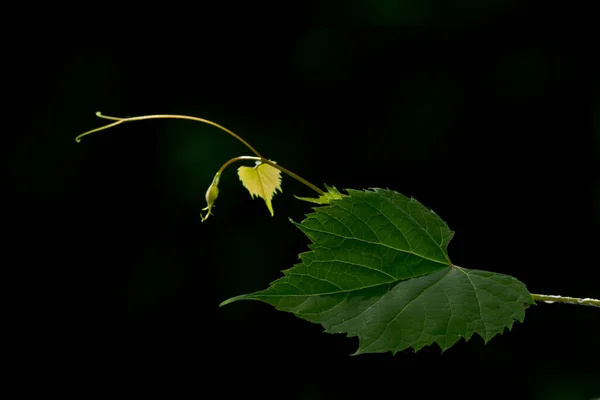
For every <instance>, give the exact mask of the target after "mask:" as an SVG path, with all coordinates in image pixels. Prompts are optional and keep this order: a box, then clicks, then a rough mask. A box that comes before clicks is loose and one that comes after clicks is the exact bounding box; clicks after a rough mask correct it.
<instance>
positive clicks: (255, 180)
mask: <svg viewBox="0 0 600 400" xmlns="http://www.w3.org/2000/svg"><path fill="white" fill-rule="evenodd" d="M238 176H239V177H240V180H241V181H242V184H243V185H244V187H245V188H246V189H248V191H249V192H250V196H251V197H252V198H254V196H257V197H260V198H262V199H263V200H264V201H265V203H266V204H267V208H268V209H269V211H270V212H271V216H273V215H274V213H273V206H272V205H271V200H272V199H273V196H274V195H275V193H276V192H277V190H279V191H280V192H281V191H282V190H281V171H279V170H278V169H277V168H275V167H272V166H270V165H269V164H265V163H262V162H260V161H257V162H256V165H255V166H254V167H252V168H251V167H239V168H238Z"/></svg>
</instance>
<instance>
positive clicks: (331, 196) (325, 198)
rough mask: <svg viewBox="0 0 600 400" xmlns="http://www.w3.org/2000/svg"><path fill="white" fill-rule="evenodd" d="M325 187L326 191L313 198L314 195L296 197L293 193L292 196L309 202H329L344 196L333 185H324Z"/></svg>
mask: <svg viewBox="0 0 600 400" xmlns="http://www.w3.org/2000/svg"><path fill="white" fill-rule="evenodd" d="M325 188H326V189H327V193H323V194H322V195H320V196H319V197H317V198H314V197H298V196H296V195H294V197H295V198H297V199H298V200H304V201H308V202H310V203H316V204H331V202H332V201H333V200H341V198H342V197H345V196H346V195H345V194H341V193H340V192H339V191H338V190H337V189H336V188H335V186H333V187H329V186H327V185H325Z"/></svg>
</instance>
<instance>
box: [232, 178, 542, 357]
mask: <svg viewBox="0 0 600 400" xmlns="http://www.w3.org/2000/svg"><path fill="white" fill-rule="evenodd" d="M348 194H349V196H345V197H342V198H341V199H338V200H332V201H331V203H330V205H327V206H323V207H315V208H314V210H315V212H313V213H311V214H309V215H308V216H307V218H306V219H305V220H304V221H302V223H300V224H297V223H296V225H297V226H298V228H300V230H302V231H303V232H304V233H305V234H306V235H307V236H308V237H309V238H310V239H311V241H312V244H311V245H310V246H309V247H310V249H311V250H310V251H308V252H306V253H302V254H301V255H300V259H301V263H300V264H297V265H295V266H294V267H293V268H291V269H288V270H285V271H283V272H284V277H282V278H280V279H278V280H276V281H274V282H273V283H272V284H271V285H270V287H269V288H267V289H266V290H262V291H259V292H255V293H251V294H247V295H242V296H238V297H234V298H232V299H229V300H227V301H225V302H223V303H222V304H221V305H225V304H229V303H231V302H234V301H237V300H260V301H263V302H266V303H269V304H271V305H273V306H275V307H276V308H277V309H279V310H282V311H288V312H292V313H294V314H295V315H296V316H298V317H300V318H303V319H306V320H308V321H311V322H314V323H319V324H321V325H322V326H323V327H324V328H325V329H326V332H329V333H343V332H345V333H347V334H348V336H358V338H359V348H358V351H357V352H356V354H360V353H379V352H386V351H391V352H393V353H396V352H399V351H402V350H404V349H407V348H410V347H412V348H413V349H415V350H419V349H420V348H422V347H424V346H427V345H431V344H433V343H437V344H438V345H439V346H440V348H441V349H442V350H446V349H447V348H449V347H450V346H452V345H453V344H455V343H456V342H458V341H459V340H460V338H461V337H463V338H465V340H469V339H470V338H471V337H472V336H473V334H474V333H477V334H479V335H480V336H481V337H482V338H483V339H484V341H485V342H487V341H489V340H490V339H491V338H492V337H494V336H495V335H497V334H499V333H501V332H502V331H503V330H504V329H505V328H508V329H511V328H512V325H513V322H514V321H515V320H518V321H523V319H524V316H525V306H526V305H527V304H533V299H532V298H531V295H530V294H529V292H528V291H527V289H526V288H525V285H524V284H523V283H521V282H519V281H518V280H517V279H515V278H513V277H510V276H507V275H503V274H497V273H493V272H487V271H477V270H468V269H465V268H459V267H457V266H454V265H452V263H451V262H450V260H449V258H448V253H447V246H448V243H449V242H450V240H451V238H452V235H453V232H452V231H450V229H449V228H448V226H447V225H446V223H445V222H444V221H442V220H441V219H440V218H439V217H438V216H437V215H436V214H435V213H434V212H433V211H431V210H428V209H426V208H425V207H424V206H423V205H422V204H421V203H419V202H418V201H416V200H414V199H412V198H411V199H409V198H407V197H405V196H403V195H401V194H400V193H397V192H394V191H391V190H384V189H375V190H374V191H356V190H348Z"/></svg>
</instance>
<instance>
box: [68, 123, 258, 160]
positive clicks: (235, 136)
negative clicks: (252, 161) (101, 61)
mask: <svg viewBox="0 0 600 400" xmlns="http://www.w3.org/2000/svg"><path fill="white" fill-rule="evenodd" d="M96 116H98V117H100V118H104V119H109V120H112V121H116V122H113V123H112V124H109V125H105V126H101V127H100V128H96V129H92V130H91V131H87V132H84V133H82V134H81V135H79V136H77V137H76V138H75V141H76V142H77V143H79V142H81V138H82V137H84V136H87V135H89V134H92V133H94V132H98V131H101V130H104V129H108V128H112V127H113V126H115V125H119V124H121V123H123V122H131V121H143V120H147V119H158V118H162V119H166V118H171V119H188V120H191V121H196V122H203V123H205V124H208V125H212V126H214V127H217V128H219V129H221V130H222V131H225V132H227V133H228V134H230V135H231V136H233V137H234V138H236V139H237V140H239V141H240V142H242V143H243V144H244V145H245V146H246V147H247V148H248V149H250V151H252V152H253V153H254V154H256V155H257V156H258V157H260V158H264V157H263V156H261V155H260V153H259V152H258V151H256V149H255V148H254V147H252V146H250V144H249V143H248V142H246V141H245V140H244V139H242V138H241V137H240V136H238V135H236V134H235V133H233V132H232V131H230V130H229V129H227V128H225V127H223V126H221V125H219V124H217V123H215V122H212V121H209V120H207V119H204V118H198V117H190V116H187V115H175V114H156V115H142V116H141V117H129V118H119V117H109V116H108V115H102V114H101V113H100V111H98V112H97V113H96Z"/></svg>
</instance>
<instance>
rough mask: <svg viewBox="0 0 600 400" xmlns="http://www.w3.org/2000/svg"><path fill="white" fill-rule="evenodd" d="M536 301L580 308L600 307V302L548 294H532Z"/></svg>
mask: <svg viewBox="0 0 600 400" xmlns="http://www.w3.org/2000/svg"><path fill="white" fill-rule="evenodd" d="M531 297H533V299H534V300H537V301H543V302H545V303H565V304H576V305H580V306H592V307H600V300H596V299H590V298H589V297H588V298H584V299H581V298H578V297H563V296H553V295H547V294H533V293H532V294H531Z"/></svg>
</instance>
